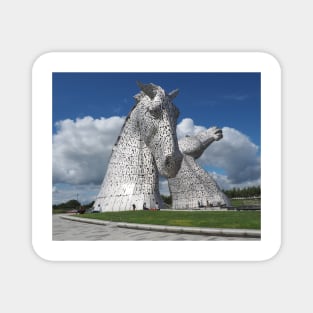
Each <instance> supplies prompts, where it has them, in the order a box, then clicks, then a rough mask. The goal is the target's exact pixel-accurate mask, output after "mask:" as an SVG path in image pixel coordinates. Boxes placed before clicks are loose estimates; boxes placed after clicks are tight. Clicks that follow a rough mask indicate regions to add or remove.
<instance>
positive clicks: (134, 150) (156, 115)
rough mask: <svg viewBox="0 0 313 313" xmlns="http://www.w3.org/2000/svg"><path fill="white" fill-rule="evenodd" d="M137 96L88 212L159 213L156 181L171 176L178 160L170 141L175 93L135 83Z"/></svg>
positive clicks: (174, 140) (173, 138)
mask: <svg viewBox="0 0 313 313" xmlns="http://www.w3.org/2000/svg"><path fill="white" fill-rule="evenodd" d="M137 84H138V86H139V88H140V92H139V93H138V94H137V95H135V96H134V98H135V100H136V103H135V105H134V107H133V108H132V110H131V111H130V113H129V114H128V116H127V117H126V120H125V123H124V125H123V127H122V130H121V133H120V136H119V137H118V139H117V141H116V143H115V145H114V147H113V149H112V155H111V159H110V162H109V165H108V169H107V172H106V175H105V177H104V180H103V183H102V186H101V189H100V192H99V194H98V196H97V199H96V201H95V204H94V210H99V211H119V210H130V209H131V208H132V207H133V205H135V208H137V209H142V207H143V203H145V204H146V205H147V206H148V207H155V206H158V207H159V208H162V205H163V203H162V199H161V197H160V194H159V186H158V184H159V176H158V174H159V173H160V174H161V175H162V176H165V177H167V178H171V177H175V175H176V174H177V172H178V171H179V169H180V166H181V162H182V159H183V156H182V154H181V152H180V150H179V147H178V142H177V137H176V121H177V117H178V115H179V111H178V109H177V108H176V106H175V105H174V104H173V103H172V101H173V99H174V98H175V97H176V96H177V94H178V90H174V91H172V92H170V93H168V94H167V93H166V92H165V91H164V90H163V89H162V88H161V87H160V86H157V85H154V84H152V83H150V84H142V83H140V82H137Z"/></svg>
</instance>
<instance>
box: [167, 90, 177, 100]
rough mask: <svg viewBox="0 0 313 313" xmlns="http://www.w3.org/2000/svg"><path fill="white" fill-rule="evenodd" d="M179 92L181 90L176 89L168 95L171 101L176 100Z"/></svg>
mask: <svg viewBox="0 0 313 313" xmlns="http://www.w3.org/2000/svg"><path fill="white" fill-rule="evenodd" d="M178 92H179V89H175V90H172V91H171V92H170V93H169V94H168V96H169V98H170V99H171V101H173V100H174V98H175V97H176V96H177V95H178Z"/></svg>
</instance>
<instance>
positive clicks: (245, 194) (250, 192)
mask: <svg viewBox="0 0 313 313" xmlns="http://www.w3.org/2000/svg"><path fill="white" fill-rule="evenodd" d="M223 192H224V193H225V195H226V196H227V197H228V198H251V197H261V187H260V186H253V187H245V188H233V189H230V190H223Z"/></svg>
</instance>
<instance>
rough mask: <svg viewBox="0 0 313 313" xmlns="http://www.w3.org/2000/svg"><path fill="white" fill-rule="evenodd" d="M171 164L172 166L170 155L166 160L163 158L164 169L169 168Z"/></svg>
mask: <svg viewBox="0 0 313 313" xmlns="http://www.w3.org/2000/svg"><path fill="white" fill-rule="evenodd" d="M171 164H173V157H172V156H171V155H168V156H167V157H166V158H165V166H166V167H170V166H171Z"/></svg>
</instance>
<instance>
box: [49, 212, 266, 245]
mask: <svg viewBox="0 0 313 313" xmlns="http://www.w3.org/2000/svg"><path fill="white" fill-rule="evenodd" d="M52 238H53V240H78V241H80V240H87V241H89V240H91V241H94V240H122V241H126V240H133V241H134V240H147V241H162V240H170V241H176V240H190V241H196V240H197V241H198V240H260V239H259V238H247V237H235V236H232V237H228V236H227V237H225V236H211V235H196V234H182V233H171V232H163V231H162V232H160V231H152V230H140V229H129V228H121V227H117V223H110V222H108V223H107V224H106V225H96V224H89V223H81V222H77V221H72V220H67V219H63V218H61V215H53V236H52Z"/></svg>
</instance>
